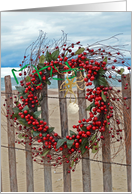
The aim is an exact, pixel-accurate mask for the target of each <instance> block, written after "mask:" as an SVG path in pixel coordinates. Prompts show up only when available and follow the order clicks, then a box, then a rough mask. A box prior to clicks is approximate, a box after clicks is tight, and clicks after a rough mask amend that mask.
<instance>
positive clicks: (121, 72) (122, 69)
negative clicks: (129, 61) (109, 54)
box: [116, 68, 125, 75]
mask: <svg viewBox="0 0 132 194" xmlns="http://www.w3.org/2000/svg"><path fill="white" fill-rule="evenodd" d="M124 71H125V70H124V68H121V69H120V72H118V71H116V73H118V74H120V75H122V74H123V72H124Z"/></svg>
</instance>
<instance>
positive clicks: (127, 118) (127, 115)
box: [121, 74, 131, 192]
mask: <svg viewBox="0 0 132 194" xmlns="http://www.w3.org/2000/svg"><path fill="white" fill-rule="evenodd" d="M121 80H122V97H123V98H124V97H129V98H128V99H127V100H125V101H124V103H125V104H126V106H124V107H123V108H124V109H123V111H124V129H125V142H126V163H127V164H131V98H130V97H131V84H130V74H127V75H126V78H124V75H122V76H121ZM126 83H127V84H128V86H127V89H124V87H126ZM126 107H129V109H127V108H126ZM127 188H128V192H131V166H127Z"/></svg>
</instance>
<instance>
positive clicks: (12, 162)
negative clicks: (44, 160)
mask: <svg viewBox="0 0 132 194" xmlns="http://www.w3.org/2000/svg"><path fill="white" fill-rule="evenodd" d="M58 77H59V78H64V75H58ZM126 82H127V83H128V89H127V90H124V87H125V84H126ZM61 83H62V81H58V89H59V88H60V85H61ZM80 87H83V86H80ZM42 93H43V95H44V96H47V94H48V93H47V87H45V88H44V89H43V91H42ZM5 95H6V99H7V101H6V103H7V106H9V105H13V99H12V98H11V97H12V86H11V78H10V76H6V77H5ZM122 95H123V97H125V96H129V97H131V85H130V75H129V74H127V76H126V79H123V77H122ZM77 96H78V105H79V119H82V118H86V117H87V114H86V111H85V107H86V101H85V100H84V99H83V100H82V99H81V98H80V97H82V98H84V97H85V90H83V91H82V90H77ZM63 97H64V92H59V106H60V122H61V135H62V137H65V136H66V135H68V116H67V101H66V99H64V98H63ZM126 104H127V106H129V107H130V109H128V113H129V114H131V98H130V99H127V100H126ZM41 110H42V117H44V118H46V121H47V122H49V116H48V111H47V110H48V98H47V97H44V99H43V102H42V107H41ZM9 111H11V107H9ZM124 123H125V137H126V139H129V141H126V150H127V151H126V164H128V165H129V166H127V167H126V168H127V187H128V191H129V192H130V191H131V166H130V164H131V138H128V135H129V136H130V134H131V125H130V122H128V121H127V118H126V117H124ZM7 135H8V147H9V148H8V159H9V176H10V177H9V178H10V191H11V192H18V186H17V185H18V180H17V172H16V153H15V149H12V148H15V134H14V130H13V122H12V127H10V126H9V117H7ZM104 136H105V140H104V143H106V142H107V145H108V146H109V148H110V137H109V136H108V135H107V134H104ZM25 149H26V150H31V147H30V146H29V145H26V146H25ZM25 152H26V184H27V192H34V180H33V161H32V155H31V152H27V151H25ZM86 157H87V158H89V151H87V152H86V153H85V154H84V155H83V158H86ZM110 158H111V153H110V149H109V151H108V149H107V150H106V148H105V147H103V148H102V162H103V163H102V165H103V190H104V192H112V172H111V164H110V163H107V162H110ZM67 171H68V165H67V164H64V165H63V183H64V185H63V191H64V192H71V191H72V190H71V188H72V187H71V174H69V173H67ZM2 173H3V172H2ZM82 181H83V191H84V192H91V168H90V160H85V159H82ZM1 183H2V182H1ZM42 184H44V185H45V192H52V191H53V189H52V174H51V167H47V166H46V167H44V183H42ZM76 184H78V183H76ZM1 189H2V187H1ZM42 192H43V191H42Z"/></svg>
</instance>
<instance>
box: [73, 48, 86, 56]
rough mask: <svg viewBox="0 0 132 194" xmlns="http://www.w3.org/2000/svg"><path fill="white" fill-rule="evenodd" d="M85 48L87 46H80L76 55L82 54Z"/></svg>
mask: <svg viewBox="0 0 132 194" xmlns="http://www.w3.org/2000/svg"><path fill="white" fill-rule="evenodd" d="M84 50H85V48H83V47H82V48H80V49H78V50H77V51H76V52H75V55H80V54H81V53H82V52H83V51H84Z"/></svg>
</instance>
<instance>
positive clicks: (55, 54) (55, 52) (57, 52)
mask: <svg viewBox="0 0 132 194" xmlns="http://www.w3.org/2000/svg"><path fill="white" fill-rule="evenodd" d="M58 56H59V49H57V50H56V51H54V52H53V53H52V54H51V58H52V59H53V61H55V60H56V59H57V58H58Z"/></svg>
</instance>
